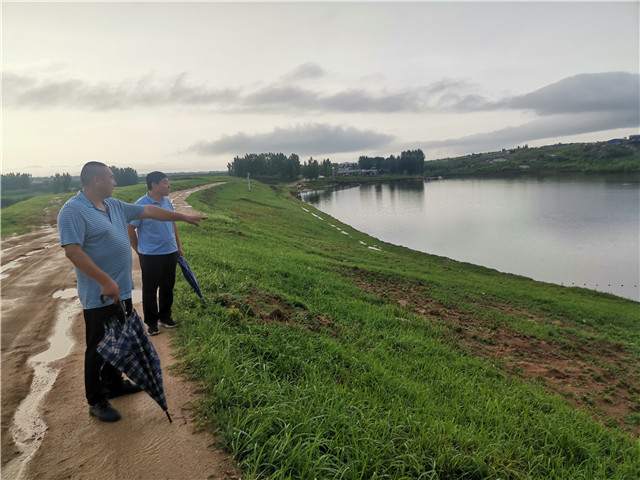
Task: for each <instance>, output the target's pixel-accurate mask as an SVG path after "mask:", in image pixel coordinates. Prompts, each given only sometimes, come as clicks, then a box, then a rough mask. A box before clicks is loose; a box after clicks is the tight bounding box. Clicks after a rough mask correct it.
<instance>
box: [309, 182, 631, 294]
mask: <svg viewBox="0 0 640 480" xmlns="http://www.w3.org/2000/svg"><path fill="white" fill-rule="evenodd" d="M639 187H640V183H639V178H638V177H637V176H634V177H632V178H623V177H620V176H617V177H609V176H607V177H597V178H594V177H584V176H580V177H577V176H576V177H570V178H567V177H562V178H557V177H545V178H526V179H525V178H518V179H465V180H443V181H438V182H429V183H425V182H397V183H384V184H367V185H360V186H357V187H351V188H343V189H332V190H325V191H322V192H308V193H305V194H303V195H302V199H303V200H304V201H305V202H307V203H309V204H311V205H313V206H315V207H316V208H318V209H319V210H321V211H323V212H325V213H327V214H329V215H331V216H332V217H334V218H337V219H338V220H340V221H342V222H344V223H346V224H348V225H351V226H352V227H354V228H355V229H357V230H360V231H362V232H365V233H367V234H369V235H371V236H373V237H376V238H378V239H380V240H382V241H385V242H389V243H393V244H396V245H402V246H405V247H409V248H412V249H414V250H419V251H422V252H426V253H432V254H436V255H441V256H445V257H449V258H452V259H455V260H460V261H464V262H470V263H474V264H476V265H483V266H486V267H490V268H494V269H496V270H500V271H502V272H509V273H515V274H518V275H524V276H527V277H530V278H533V279H535V280H540V281H544V282H550V283H557V284H562V285H568V286H574V285H575V286H581V287H585V288H590V289H594V290H599V291H604V292H610V293H614V294H615V295H619V296H622V297H626V298H631V299H633V300H636V301H639V300H640V290H639V283H640V188H639Z"/></svg>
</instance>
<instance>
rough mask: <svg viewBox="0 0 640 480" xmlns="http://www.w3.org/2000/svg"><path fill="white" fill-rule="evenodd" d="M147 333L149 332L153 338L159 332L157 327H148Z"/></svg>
mask: <svg viewBox="0 0 640 480" xmlns="http://www.w3.org/2000/svg"><path fill="white" fill-rule="evenodd" d="M147 332H149V335H151V336H153V335H157V334H159V333H160V330H158V325H149V329H148V330H147Z"/></svg>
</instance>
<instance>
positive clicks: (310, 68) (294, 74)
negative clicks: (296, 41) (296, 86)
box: [282, 62, 326, 83]
mask: <svg viewBox="0 0 640 480" xmlns="http://www.w3.org/2000/svg"><path fill="white" fill-rule="evenodd" d="M325 75H326V71H325V70H324V68H322V67H321V66H320V65H318V64H317V63H313V62H307V63H303V64H301V65H298V66H297V67H296V68H294V69H293V70H292V71H290V72H288V73H286V74H284V75H283V76H282V81H283V82H284V83H293V82H298V81H302V80H316V79H320V78H322V77H324V76H325Z"/></svg>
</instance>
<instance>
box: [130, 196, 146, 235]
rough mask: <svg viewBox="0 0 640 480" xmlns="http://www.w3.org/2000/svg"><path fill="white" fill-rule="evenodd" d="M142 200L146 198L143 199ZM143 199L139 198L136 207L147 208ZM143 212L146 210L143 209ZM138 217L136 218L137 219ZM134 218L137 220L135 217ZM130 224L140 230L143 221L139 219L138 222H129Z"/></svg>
mask: <svg viewBox="0 0 640 480" xmlns="http://www.w3.org/2000/svg"><path fill="white" fill-rule="evenodd" d="M142 198H144V197H142ZM142 198H139V199H138V200H136V203H135V204H134V205H141V206H143V207H144V206H145V204H144V203H142ZM143 211H144V209H143ZM138 215H140V214H138ZM138 215H136V217H137V216H138ZM133 218H134V219H135V217H133ZM128 223H129V225H133V226H134V227H136V228H139V227H140V224H141V223H142V219H138V220H129V221H128Z"/></svg>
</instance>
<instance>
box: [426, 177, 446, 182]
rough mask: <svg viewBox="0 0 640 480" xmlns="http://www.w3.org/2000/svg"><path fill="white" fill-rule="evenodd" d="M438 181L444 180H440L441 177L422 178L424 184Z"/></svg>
mask: <svg viewBox="0 0 640 480" xmlns="http://www.w3.org/2000/svg"><path fill="white" fill-rule="evenodd" d="M438 180H444V178H442V175H440V176H438V177H424V181H425V182H436V181H438Z"/></svg>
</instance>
